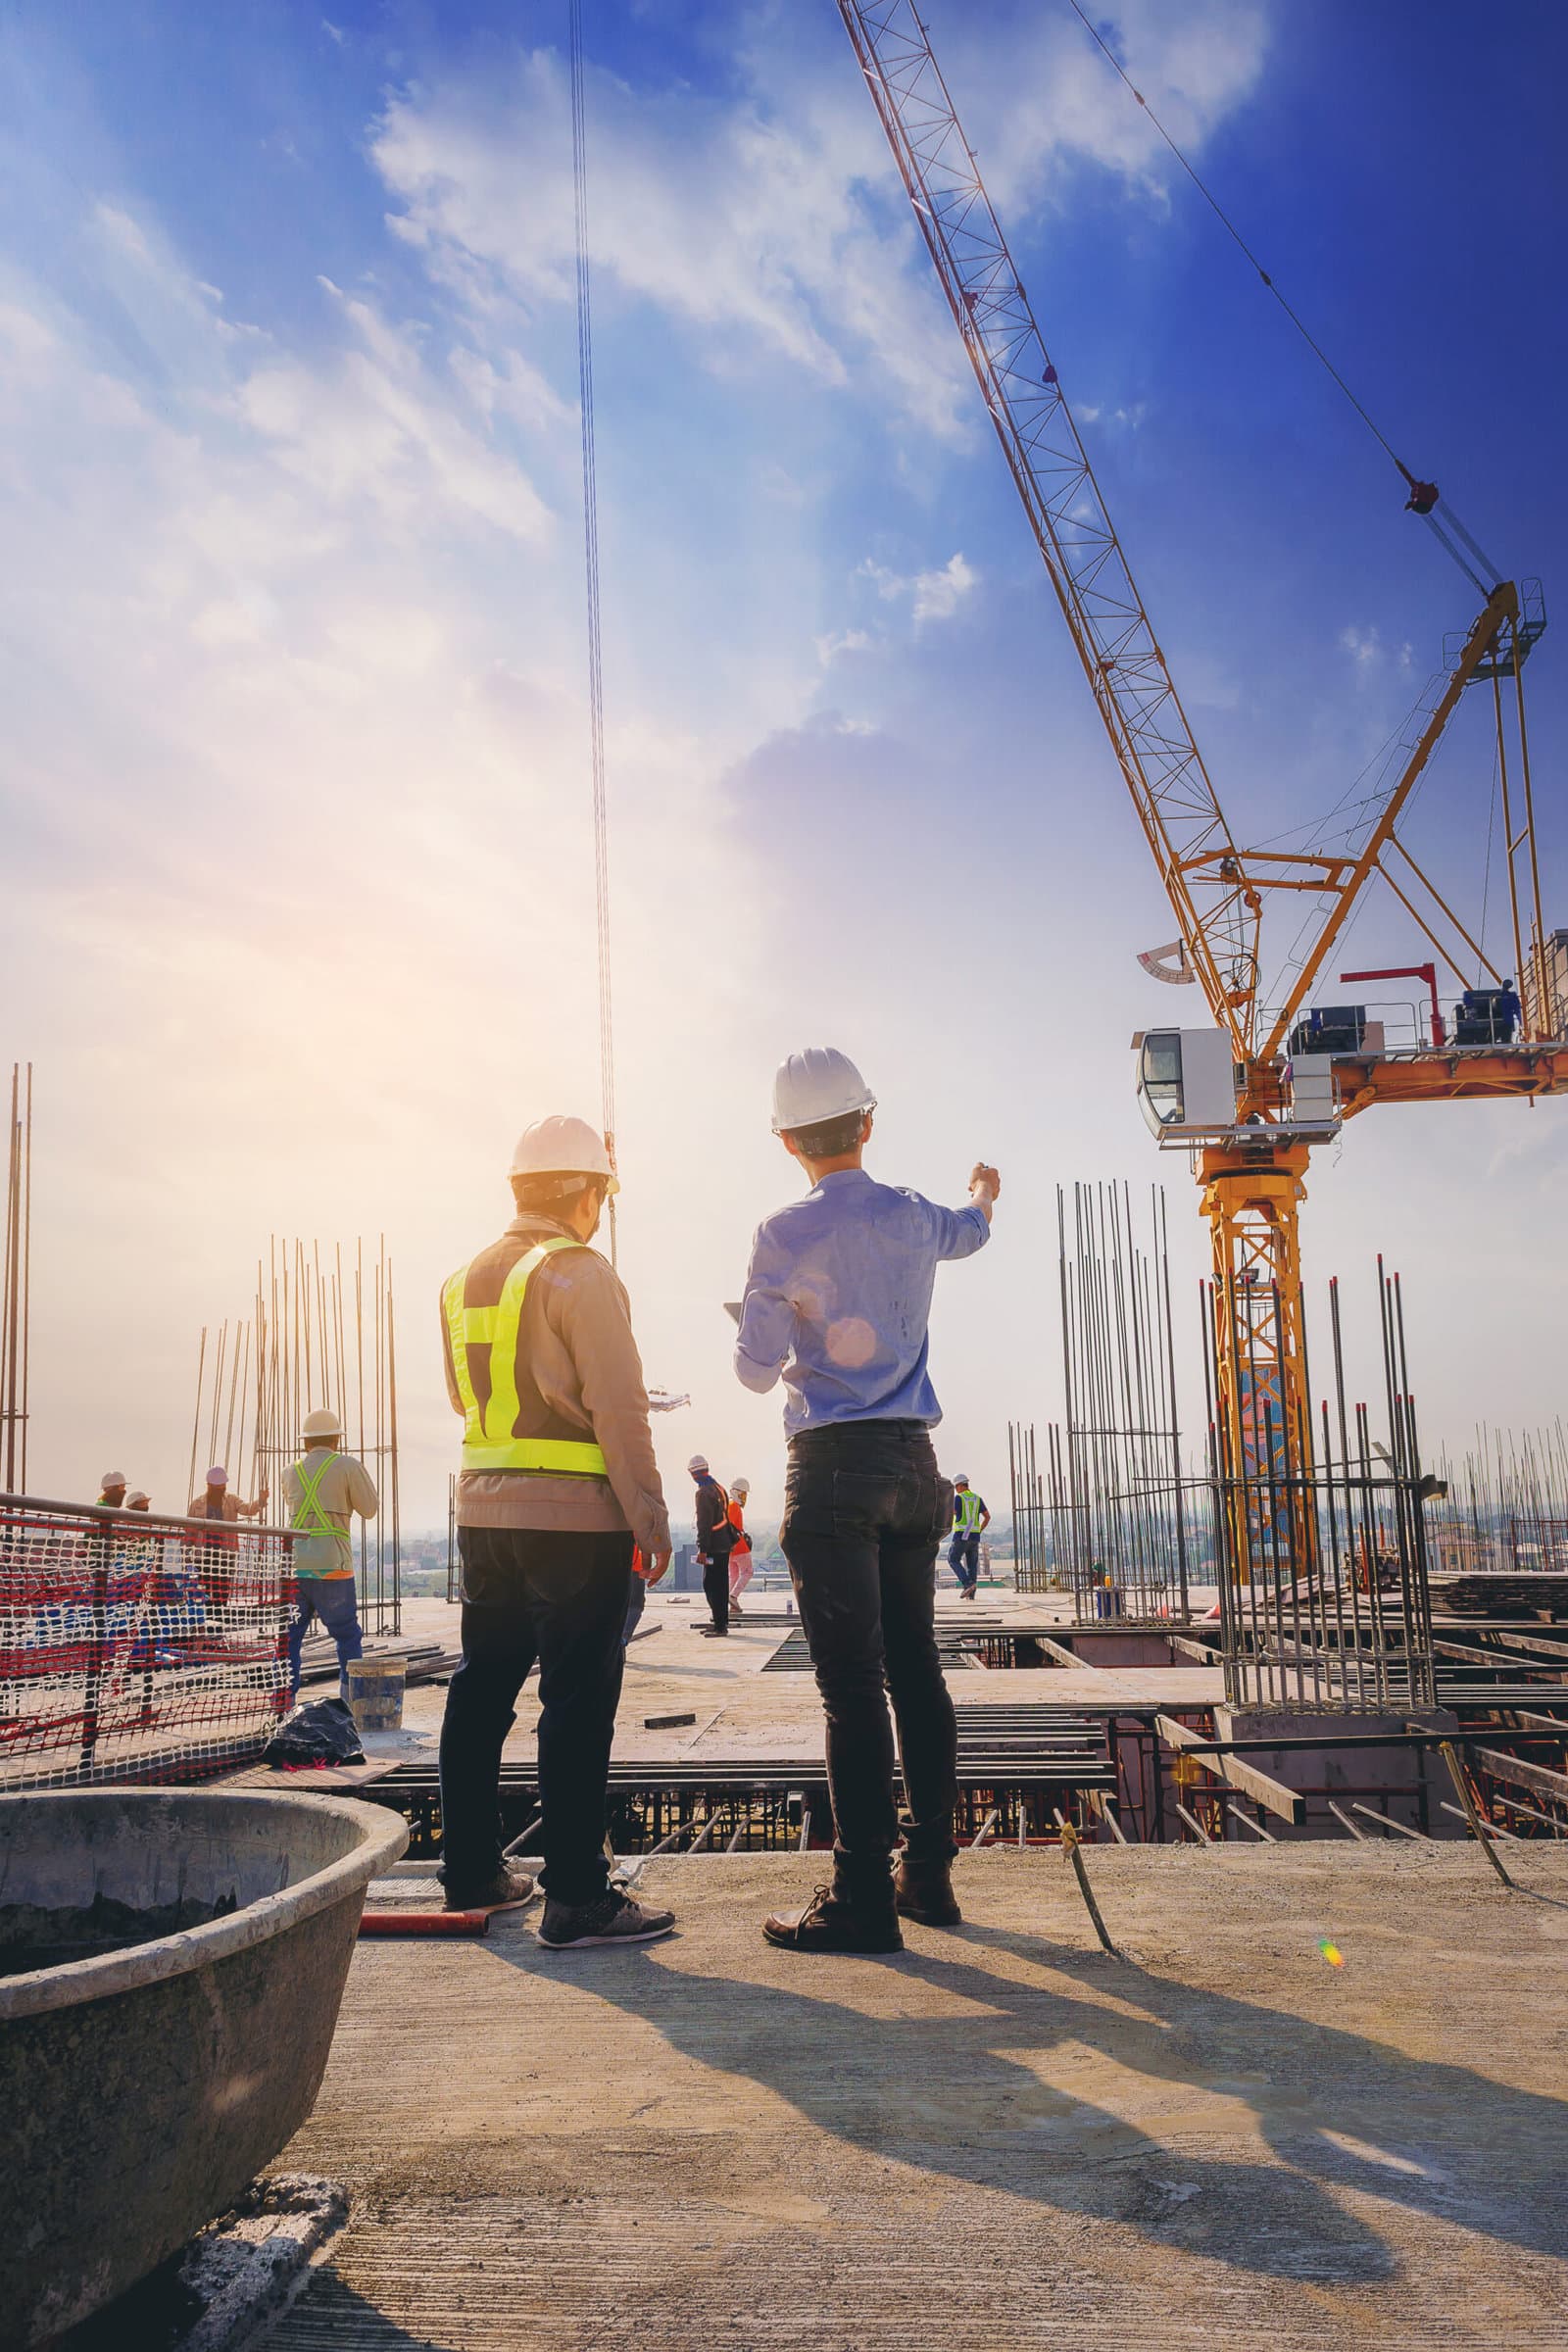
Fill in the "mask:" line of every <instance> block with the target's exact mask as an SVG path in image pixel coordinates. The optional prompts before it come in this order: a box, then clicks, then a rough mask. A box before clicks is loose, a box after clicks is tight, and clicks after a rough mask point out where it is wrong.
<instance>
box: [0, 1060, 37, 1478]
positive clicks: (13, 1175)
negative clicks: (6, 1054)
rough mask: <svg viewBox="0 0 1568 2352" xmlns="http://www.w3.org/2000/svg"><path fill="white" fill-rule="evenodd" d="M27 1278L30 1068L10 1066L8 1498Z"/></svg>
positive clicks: (5, 1310) (19, 1439)
mask: <svg viewBox="0 0 1568 2352" xmlns="http://www.w3.org/2000/svg"><path fill="white" fill-rule="evenodd" d="M31 1273H32V1064H31V1062H30V1061H29V1062H28V1063H27V1065H26V1069H25V1072H24V1070H23V1066H22V1064H21V1063H20V1062H15V1061H14V1062H13V1063H12V1065H11V1116H10V1121H9V1124H8V1126H7V1128H6V1216H5V1259H4V1264H3V1267H0V1468H3V1469H4V1472H5V1491H6V1493H7V1494H8V1495H21V1494H25V1491H26V1485H27V1389H28V1375H29V1371H30V1352H31V1351H30V1348H29V1347H28V1337H29V1334H28V1321H29V1313H28V1309H29V1303H30V1298H31Z"/></svg>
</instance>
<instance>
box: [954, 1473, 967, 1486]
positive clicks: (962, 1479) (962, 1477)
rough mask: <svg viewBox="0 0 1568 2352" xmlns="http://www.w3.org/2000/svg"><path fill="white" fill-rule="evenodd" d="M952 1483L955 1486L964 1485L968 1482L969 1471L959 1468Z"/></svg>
mask: <svg viewBox="0 0 1568 2352" xmlns="http://www.w3.org/2000/svg"><path fill="white" fill-rule="evenodd" d="M953 1483H954V1485H955V1486H956V1487H966V1486H967V1485H968V1484H969V1473H968V1471H967V1470H960V1471H959V1472H958V1475H957V1477H956V1479H955V1480H954V1482H953Z"/></svg>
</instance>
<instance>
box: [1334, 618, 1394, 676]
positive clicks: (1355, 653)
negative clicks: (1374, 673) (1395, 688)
mask: <svg viewBox="0 0 1568 2352" xmlns="http://www.w3.org/2000/svg"><path fill="white" fill-rule="evenodd" d="M1340 646H1341V650H1342V651H1343V652H1345V653H1347V654H1348V655H1349V657H1350V660H1351V661H1352V662H1354V663H1355V666H1356V668H1357V669H1358V670H1361V671H1366V670H1372V669H1377V668H1378V667H1380V666H1381V664H1382V662H1383V659H1384V653H1383V637H1382V632H1381V631H1380V630H1379V628H1378V625H1377V623H1376V621H1371V622H1369V623H1368V625H1367V626H1366V627H1365V628H1361V627H1359V626H1358V625H1357V624H1356V623H1355V622H1354V621H1351V622H1350V623H1348V626H1346V627H1345V628H1343V629H1342V630H1341V631H1340Z"/></svg>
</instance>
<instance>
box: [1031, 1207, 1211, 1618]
mask: <svg viewBox="0 0 1568 2352" xmlns="http://www.w3.org/2000/svg"><path fill="white" fill-rule="evenodd" d="M1056 1233H1057V1244H1058V1280H1059V1286H1060V1295H1061V1360H1062V1381H1063V1386H1064V1388H1065V1392H1066V1408H1067V1410H1066V1419H1065V1422H1063V1423H1053V1424H1052V1425H1051V1428H1050V1430H1049V1432H1048V1440H1049V1477H1050V1508H1051V1517H1052V1523H1053V1553H1054V1562H1055V1565H1056V1567H1057V1569H1058V1570H1059V1571H1062V1572H1064V1573H1065V1575H1066V1576H1067V1578H1068V1579H1069V1580H1070V1582H1071V1586H1072V1590H1073V1595H1074V1604H1075V1610H1076V1614H1077V1616H1078V1618H1079V1620H1080V1621H1084V1620H1089V1619H1094V1618H1104V1617H1131V1618H1133V1619H1149V1618H1176V1619H1179V1620H1185V1618H1186V1617H1187V1615H1188V1613H1189V1602H1188V1585H1189V1554H1190V1543H1191V1527H1190V1521H1189V1507H1188V1501H1187V1496H1186V1493H1185V1490H1184V1485H1183V1480H1182V1464H1181V1437H1180V1430H1179V1426H1178V1417H1177V1409H1176V1371H1175V1348H1174V1343H1173V1334H1172V1325H1171V1299H1170V1257H1169V1250H1168V1247H1167V1240H1166V1223H1165V1196H1164V1192H1163V1190H1162V1188H1160V1187H1159V1186H1157V1185H1152V1186H1151V1187H1150V1202H1149V1242H1148V1247H1147V1248H1145V1247H1143V1246H1141V1245H1140V1244H1139V1243H1138V1241H1137V1240H1136V1239H1135V1234H1134V1220H1133V1208H1132V1196H1131V1192H1130V1190H1129V1188H1128V1187H1127V1186H1126V1185H1125V1184H1123V1185H1121V1186H1117V1185H1113V1184H1112V1185H1104V1184H1101V1185H1088V1184H1075V1185H1074V1186H1073V1189H1072V1227H1071V1241H1070V1246H1069V1236H1068V1221H1067V1198H1066V1194H1065V1193H1064V1192H1063V1190H1062V1189H1061V1187H1059V1186H1058V1187H1057V1191H1056Z"/></svg>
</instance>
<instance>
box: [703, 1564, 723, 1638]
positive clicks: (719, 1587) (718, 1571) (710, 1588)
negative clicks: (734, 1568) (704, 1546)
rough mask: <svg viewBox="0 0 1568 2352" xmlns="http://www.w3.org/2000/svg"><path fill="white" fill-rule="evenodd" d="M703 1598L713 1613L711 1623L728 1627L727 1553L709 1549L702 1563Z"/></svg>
mask: <svg viewBox="0 0 1568 2352" xmlns="http://www.w3.org/2000/svg"><path fill="white" fill-rule="evenodd" d="M703 1598H704V1599H705V1600H706V1601H707V1603H708V1605H709V1607H710V1609H711V1611H712V1613H713V1623H714V1624H715V1625H721V1626H723V1627H724V1628H725V1629H726V1631H727V1630H728V1627H729V1553H728V1551H727V1550H726V1551H711V1552H710V1553H709V1555H708V1558H707V1559H706V1561H705V1562H704V1564H703Z"/></svg>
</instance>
